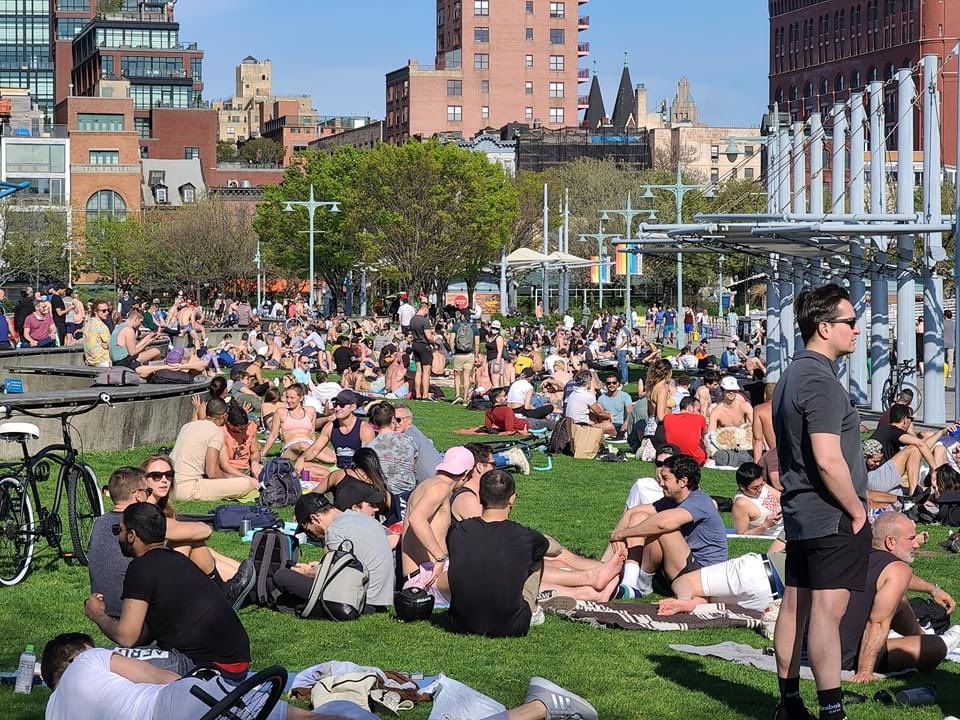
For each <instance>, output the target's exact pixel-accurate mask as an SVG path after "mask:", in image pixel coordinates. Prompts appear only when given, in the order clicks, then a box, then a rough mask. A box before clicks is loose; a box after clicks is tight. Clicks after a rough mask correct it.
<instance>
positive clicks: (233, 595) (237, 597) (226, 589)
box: [223, 560, 257, 611]
mask: <svg viewBox="0 0 960 720" xmlns="http://www.w3.org/2000/svg"><path fill="white" fill-rule="evenodd" d="M256 584H257V573H256V569H255V568H254V566H253V563H252V562H250V561H249V560H244V561H243V562H242V563H240V567H238V568H237V574H236V575H234V576H233V577H232V578H230V580H229V581H227V582H225V583H224V584H223V594H224V595H225V596H226V598H227V602H229V603H230V606H231V607H232V608H233V609H234V611H237V610H239V609H240V608H241V607H242V606H243V601H244V600H246V599H247V595H249V594H250V591H251V590H253V586H254V585H256Z"/></svg>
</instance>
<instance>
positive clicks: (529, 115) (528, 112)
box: [523, 107, 533, 120]
mask: <svg viewBox="0 0 960 720" xmlns="http://www.w3.org/2000/svg"><path fill="white" fill-rule="evenodd" d="M523 119H524V120H533V108H532V107H526V108H524V109H523Z"/></svg>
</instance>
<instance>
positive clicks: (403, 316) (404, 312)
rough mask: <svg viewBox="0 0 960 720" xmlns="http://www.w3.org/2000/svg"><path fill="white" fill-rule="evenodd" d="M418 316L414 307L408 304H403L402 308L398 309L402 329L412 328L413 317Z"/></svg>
mask: <svg viewBox="0 0 960 720" xmlns="http://www.w3.org/2000/svg"><path fill="white" fill-rule="evenodd" d="M416 314H417V311H416V310H415V309H414V307H413V305H411V304H410V303H408V302H404V303H401V304H400V307H399V308H397V317H398V318H400V325H401V326H402V327H410V321H411V320H413V316H414V315H416Z"/></svg>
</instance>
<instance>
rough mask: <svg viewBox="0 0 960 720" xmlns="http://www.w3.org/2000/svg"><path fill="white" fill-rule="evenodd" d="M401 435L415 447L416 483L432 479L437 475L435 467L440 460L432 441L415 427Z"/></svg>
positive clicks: (412, 426)
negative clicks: (414, 444) (408, 439)
mask: <svg viewBox="0 0 960 720" xmlns="http://www.w3.org/2000/svg"><path fill="white" fill-rule="evenodd" d="M403 434H404V435H406V436H407V437H408V438H410V439H411V440H413V442H414V443H416V445H417V483H422V482H423V481H424V480H426V479H427V478H432V477H433V476H434V475H436V474H437V465H439V464H440V459H441V457H440V452H439V451H438V450H437V448H436V447H435V446H434V444H433V440H431V439H430V438H428V437H427V436H426V435H424V434H423V431H422V430H420V428H418V427H417V426H416V425H411V426H410V427H408V428H407V429H406V430H405V431H404V433H403Z"/></svg>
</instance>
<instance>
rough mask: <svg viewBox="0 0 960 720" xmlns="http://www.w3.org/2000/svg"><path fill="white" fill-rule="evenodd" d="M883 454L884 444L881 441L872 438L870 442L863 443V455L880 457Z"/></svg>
mask: <svg viewBox="0 0 960 720" xmlns="http://www.w3.org/2000/svg"><path fill="white" fill-rule="evenodd" d="M882 452H883V443H881V442H880V441H879V440H874V439H873V438H870V439H869V440H864V441H863V454H864V455H880V454H881V453H882Z"/></svg>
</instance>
